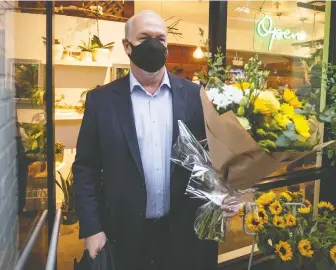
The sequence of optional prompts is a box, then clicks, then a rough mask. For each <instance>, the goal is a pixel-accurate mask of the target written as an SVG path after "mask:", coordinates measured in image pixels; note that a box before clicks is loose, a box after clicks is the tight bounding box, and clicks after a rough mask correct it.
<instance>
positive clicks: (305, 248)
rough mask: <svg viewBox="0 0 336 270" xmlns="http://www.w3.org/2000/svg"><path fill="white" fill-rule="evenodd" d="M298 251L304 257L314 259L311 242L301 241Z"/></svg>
mask: <svg viewBox="0 0 336 270" xmlns="http://www.w3.org/2000/svg"><path fill="white" fill-rule="evenodd" d="M298 249H299V252H300V254H301V255H302V256H303V257H309V258H311V257H313V254H314V251H313V250H312V246H311V243H310V241H309V240H301V241H300V242H299V244H298Z"/></svg>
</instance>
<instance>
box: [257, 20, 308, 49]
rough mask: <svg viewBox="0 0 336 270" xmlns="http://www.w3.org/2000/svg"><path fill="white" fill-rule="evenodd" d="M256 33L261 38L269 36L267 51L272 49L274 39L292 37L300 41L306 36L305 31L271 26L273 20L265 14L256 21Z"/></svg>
mask: <svg viewBox="0 0 336 270" xmlns="http://www.w3.org/2000/svg"><path fill="white" fill-rule="evenodd" d="M257 34H258V35H259V36H260V37H263V38H266V37H268V36H270V42H269V45H268V50H269V51H270V50H271V49H272V46H273V42H274V41H275V40H282V39H286V40H289V39H294V40H300V41H302V40H305V39H306V38H307V34H306V33H305V32H298V33H293V32H291V30H289V29H286V30H282V29H280V28H279V29H278V28H275V27H274V28H273V21H272V18H271V17H269V16H265V17H264V18H262V19H261V20H260V21H259V22H258V25H257Z"/></svg>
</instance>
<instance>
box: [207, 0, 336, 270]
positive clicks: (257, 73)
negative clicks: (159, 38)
mask: <svg viewBox="0 0 336 270" xmlns="http://www.w3.org/2000/svg"><path fill="white" fill-rule="evenodd" d="M212 5H213V7H212V9H211V7H210V25H209V37H210V47H209V50H210V51H211V52H212V53H213V54H215V53H216V51H217V47H218V46H221V47H222V52H223V56H225V58H222V59H221V56H220V55H219V54H217V60H219V59H221V60H219V63H220V62H225V64H226V66H227V67H228V68H227V70H226V72H227V73H226V75H227V76H226V77H221V76H222V75H219V73H216V68H218V66H216V64H215V65H214V63H212V65H211V68H210V70H211V71H214V72H215V75H217V74H218V75H219V76H218V78H220V79H221V81H225V82H226V83H228V84H233V85H234V86H236V87H238V88H239V89H246V90H248V89H250V88H251V84H252V89H261V88H264V89H267V91H269V92H271V93H272V94H271V93H269V94H270V95H269V96H267V97H266V96H264V93H262V94H261V95H259V98H261V99H263V101H262V102H261V100H258V99H257V101H256V102H255V103H254V109H257V110H258V111H259V112H260V113H262V114H264V115H267V114H268V113H269V110H270V109H271V108H272V107H273V106H275V107H277V106H278V105H279V104H277V102H278V101H277V100H276V99H278V97H280V103H281V104H280V106H281V109H280V111H282V112H283V113H284V114H283V115H282V116H280V115H276V116H275V119H274V120H275V121H276V122H277V123H278V124H279V125H285V126H287V125H288V123H289V122H287V120H288V118H287V116H288V113H289V114H291V113H290V111H288V109H289V108H291V109H290V110H292V109H294V111H295V112H299V111H300V110H302V109H303V110H306V109H308V108H310V109H311V108H314V110H316V112H319V111H322V112H323V113H322V115H320V116H318V115H315V116H316V117H317V119H319V120H322V122H324V129H323V128H322V127H319V131H318V132H319V135H317V137H315V138H316V139H318V140H319V139H323V141H324V142H330V141H331V140H333V139H334V136H335V135H334V134H335V133H334V132H335V131H334V130H333V128H332V124H331V123H330V121H329V120H330V119H331V118H332V116H331V115H332V114H333V113H334V112H333V110H334V109H330V108H333V106H334V99H333V96H332V95H333V94H332V91H333V90H332V88H333V86H334V83H335V81H334V79H333V78H332V76H333V74H334V67H333V65H332V64H335V63H334V62H333V59H334V58H333V55H334V54H335V48H334V47H333V46H334V45H332V44H334V41H333V40H334V38H335V37H334V36H333V30H332V28H333V26H332V24H331V23H330V21H333V20H334V17H335V15H333V14H335V11H334V10H335V7H334V3H326V4H323V5H322V6H319V7H317V6H313V5H311V3H310V4H304V3H297V2H292V1H288V2H287V1H285V2H274V1H273V2H270V1H247V2H245V1H228V2H227V3H225V4H224V3H217V4H215V3H213V4H212ZM217 10H221V11H223V10H225V12H224V13H225V15H222V16H221V15H220V14H219V13H218V12H217ZM211 12H212V13H213V14H217V16H212V17H211ZM222 13H223V12H222ZM211 18H213V20H212V19H211ZM211 20H212V21H213V22H214V23H213V24H211ZM218 24H219V25H225V26H226V31H223V32H221V30H220V27H219V26H218ZM218 31H219V32H220V34H218ZM328 63H330V64H328ZM215 77H216V76H215ZM200 78H201V81H202V79H203V82H204V84H206V83H208V86H207V88H209V87H210V88H211V86H209V82H208V81H207V79H208V77H207V76H203V75H202V74H201V76H200ZM256 85H257V87H256ZM227 91H228V90H224V92H227ZM209 94H210V93H209ZM232 95H234V94H233V93H232ZM267 95H268V94H267ZM210 96H211V97H210V98H211V99H212V100H213V103H214V104H215V106H216V107H217V109H219V112H220V113H223V112H225V109H223V106H224V105H223V104H225V101H223V99H221V98H218V96H217V93H216V92H215V93H211V94H210ZM216 97H217V98H218V100H217V101H216V100H215V98H216ZM274 97H277V98H276V99H275V98H274ZM235 98H237V96H236V97H235ZM238 99H239V98H238ZM265 100H267V102H266V103H264V101H265ZM278 100H279V99H278ZM281 100H282V101H281ZM301 102H303V103H301ZM287 105H289V106H287ZM240 106H241V103H240ZM304 107H305V108H306V109H304ZM231 109H233V110H237V111H236V114H237V115H238V116H239V117H243V118H247V119H248V120H250V118H249V116H248V115H249V114H248V112H247V111H246V107H244V108H240V107H239V106H238V105H237V107H233V108H232V107H231ZM243 109H244V110H245V111H244V110H243ZM310 109H308V110H310ZM308 114H309V113H308ZM313 114H315V113H313ZM283 116H285V117H283ZM315 116H314V117H315ZM330 117H331V118H330ZM327 118H328V119H327ZM291 119H292V121H293V122H292V123H294V125H295V126H296V132H295V133H296V134H301V135H303V133H304V132H305V131H308V130H309V129H310V132H312V131H313V129H312V127H311V126H310V127H308V123H307V122H306V123H305V124H303V122H300V123H299V121H296V120H295V119H294V118H291ZM325 120H326V121H325ZM252 122H253V123H254V125H256V122H254V121H252ZM252 122H251V121H249V123H248V122H247V121H246V119H244V121H243V126H245V127H248V128H249V129H250V130H252V132H256V133H254V135H253V138H259V139H260V140H261V141H259V146H261V147H262V148H263V147H266V148H267V149H268V150H270V151H271V152H272V151H274V150H271V148H272V147H273V146H272V141H274V142H275V144H276V145H274V146H275V147H279V145H281V147H285V148H286V147H288V144H287V143H285V144H282V143H283V142H284V141H283V139H285V138H284V137H283V136H281V138H279V137H277V139H272V136H273V135H274V134H269V133H268V134H266V133H267V130H265V129H264V130H258V129H257V130H255V131H253V129H254V127H253V124H252ZM269 123H270V122H269ZM270 124H271V123H270ZM271 125H272V124H271ZM317 125H319V124H317ZM266 129H267V128H266ZM315 130H317V129H315ZM265 131H266V133H265ZM321 132H322V133H321ZM261 134H262V135H261ZM260 135H261V136H260ZM287 135H289V134H287ZM311 135H312V134H311V133H310V134H308V133H307V134H306V136H310V138H312V136H311ZM289 137H291V135H290V136H289ZM289 137H287V139H288V141H287V142H289V141H290V140H293V139H294V138H293V137H292V138H289ZM323 137H324V138H323ZM265 139H267V141H264V140H265ZM287 139H285V140H287ZM275 151H276V150H275ZM301 151H304V150H303V149H301ZM333 163H334V146H333V145H332V144H331V145H329V146H328V147H325V148H323V149H322V150H320V151H318V152H313V153H311V154H309V155H306V156H304V157H302V158H299V159H297V161H295V162H292V163H290V164H289V165H287V166H284V167H282V168H281V169H279V170H277V171H276V172H274V173H272V174H270V176H268V177H267V178H264V179H263V180H262V181H261V182H258V183H256V184H255V185H254V187H255V188H257V190H258V192H257V195H256V199H257V200H256V206H253V207H252V208H251V206H249V207H250V208H247V209H245V211H247V212H248V213H246V212H245V215H244V214H243V209H242V210H241V211H242V212H241V213H240V214H241V215H240V216H241V217H237V216H236V217H233V218H231V220H230V222H231V223H230V227H229V228H230V229H228V233H227V236H226V239H225V241H224V243H220V245H219V246H220V252H219V263H220V265H222V266H223V269H226V268H225V267H227V269H231V268H230V267H232V268H233V269H235V268H234V267H237V265H239V266H240V267H242V269H246V268H247V265H248V262H249V260H250V259H251V257H250V253H251V250H254V251H255V255H254V257H253V262H255V264H254V266H252V268H251V269H270V268H271V267H275V265H279V267H282V268H284V267H288V268H285V269H332V267H333V265H334V261H335V249H333V246H334V244H335V239H334V238H333V237H334V236H332V235H333V234H334V230H335V225H331V224H333V222H334V220H335V219H334V215H333V214H332V213H333V211H334V206H333V205H332V204H330V203H329V202H331V203H333V204H335V203H336V201H335V197H334V196H333V195H332V194H331V193H330V191H328V190H330V189H333V188H334V184H333V183H332V178H333V174H334V173H333V172H334V169H333V167H332V166H333V165H334V164H333ZM264 166H267V165H266V164H264ZM256 169H257V170H259V171H263V170H264V169H265V168H263V167H260V168H259V167H256ZM252 177H253V176H252ZM318 180H321V181H318ZM270 190H271V191H270ZM321 201H322V202H321ZM311 216H314V218H313V219H311ZM302 224H304V226H303V225H302ZM307 224H309V225H307ZM325 224H329V225H326V227H325V228H323V229H321V228H322V227H323V226H324V225H325ZM293 228H295V229H293ZM293 233H294V235H293ZM267 256H269V258H272V259H274V258H276V259H275V260H274V261H276V262H273V260H272V259H271V260H266V261H267V262H265V258H267ZM237 257H238V258H240V259H237ZM240 260H241V264H240V263H239V261H240ZM237 261H238V262H237ZM258 262H260V264H258ZM315 263H316V264H315ZM239 266H238V267H239ZM253 267H254V268H253ZM309 267H310V268H309ZM238 269H239V268H238Z"/></svg>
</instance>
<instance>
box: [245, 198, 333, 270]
mask: <svg viewBox="0 0 336 270" xmlns="http://www.w3.org/2000/svg"><path fill="white" fill-rule="evenodd" d="M252 209H253V210H252V211H246V208H245V207H243V208H241V209H240V211H239V213H240V216H241V217H244V219H245V220H244V226H245V228H246V230H249V231H250V232H254V233H255V234H256V236H257V244H258V248H259V250H260V251H261V252H263V253H265V254H267V255H274V257H275V259H276V260H277V263H278V265H279V266H280V267H281V268H282V269H283V268H284V267H285V269H299V270H300V269H332V266H333V265H335V263H336V218H335V212H334V210H335V207H334V206H333V205H332V204H331V203H329V202H320V203H319V204H318V209H319V211H318V215H317V217H316V218H313V215H312V204H311V203H310V202H309V201H308V200H305V199H304V198H303V194H302V192H300V191H299V192H289V191H286V192H283V193H281V194H280V195H279V196H276V195H275V194H274V193H273V192H272V191H270V192H267V193H263V194H261V195H260V196H259V197H258V198H257V200H256V207H254V208H252ZM309 267H313V268H309Z"/></svg>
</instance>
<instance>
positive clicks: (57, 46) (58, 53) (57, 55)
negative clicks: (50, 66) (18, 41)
mask: <svg viewBox="0 0 336 270" xmlns="http://www.w3.org/2000/svg"><path fill="white" fill-rule="evenodd" d="M42 39H43V43H44V44H47V39H46V38H45V37H42ZM53 49H54V59H55V60H61V59H62V56H63V52H64V47H63V45H62V44H61V42H59V40H58V39H57V38H56V39H55V40H54V44H53Z"/></svg>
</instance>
